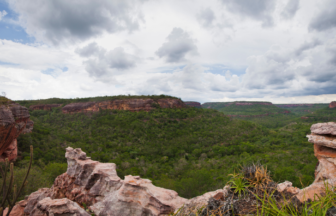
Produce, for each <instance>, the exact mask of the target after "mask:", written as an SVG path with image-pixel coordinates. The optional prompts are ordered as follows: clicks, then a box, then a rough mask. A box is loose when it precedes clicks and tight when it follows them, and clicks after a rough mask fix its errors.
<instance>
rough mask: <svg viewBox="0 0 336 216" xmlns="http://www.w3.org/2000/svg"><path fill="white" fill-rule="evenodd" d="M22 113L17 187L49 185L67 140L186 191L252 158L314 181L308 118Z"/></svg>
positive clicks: (206, 187) (221, 181)
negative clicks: (25, 117)
mask: <svg viewBox="0 0 336 216" xmlns="http://www.w3.org/2000/svg"><path fill="white" fill-rule="evenodd" d="M31 104H32V103H31ZM25 105H27V106H28V105H30V103H29V102H28V101H27V103H26V104H25ZM332 111H334V110H332ZM332 111H331V113H332ZM30 114H31V119H32V120H33V121H34V122H35V124H34V130H33V133H30V134H25V135H20V137H19V139H18V145H19V150H20V152H19V154H20V159H19V160H17V162H16V164H15V166H16V167H17V169H16V172H22V173H23V172H24V169H25V166H26V165H27V163H28V160H29V146H30V145H33V146H34V164H33V168H32V171H31V175H30V176H29V179H28V185H27V187H26V189H25V194H30V193H31V192H33V191H36V190H37V189H38V188H40V187H50V186H51V185H52V184H53V181H54V179H55V177H56V176H58V175H60V174H61V173H63V172H65V171H66V168H67V164H66V159H65V157H64V155H65V148H66V147H68V146H71V147H73V148H81V149H82V150H83V151H85V152H86V153H87V155H88V156H90V157H92V159H93V160H98V161H101V162H113V163H116V164H117V172H118V175H119V176H120V177H121V178H123V177H124V176H125V175H140V176H141V177H142V178H148V179H151V180H152V181H153V183H154V184H155V185H157V186H160V187H165V188H169V189H173V190H176V191H177V192H178V193H179V195H180V196H182V197H186V198H190V197H194V196H197V195H200V194H203V193H205V192H207V191H211V190H215V189H218V188H222V187H223V186H224V185H225V184H226V183H227V181H228V180H229V176H228V175H229V174H230V173H233V172H235V171H236V170H239V169H240V168H241V166H244V165H248V164H252V163H259V164H262V165H264V166H267V168H268V170H269V171H270V173H271V176H272V178H273V179H274V180H275V181H277V182H282V181H285V180H289V181H291V182H293V184H294V185H295V186H297V187H300V188H301V187H302V186H307V185H309V184H310V183H312V182H313V180H314V170H315V166H316V164H317V159H316V158H315V157H314V152H313V145H312V144H311V143H309V142H308V141H307V138H306V134H308V133H310V126H311V124H312V123H313V122H314V121H319V120H318V119H316V118H315V119H314V121H313V120H311V121H310V122H306V121H304V120H302V121H299V120H300V118H296V117H297V116H295V118H292V122H289V123H288V124H286V125H285V126H281V127H273V128H270V127H266V126H264V125H263V124H257V123H255V122H253V121H247V120H241V119H233V118H230V117H227V116H226V115H225V114H224V113H223V112H220V111H217V110H214V109H198V108H183V109H156V110H153V111H150V112H145V111H140V112H130V111H118V110H104V111H100V112H96V113H86V114H85V113H77V114H71V115H70V114H63V113H62V112H61V108H53V110H52V111H44V110H35V111H30ZM334 116H335V112H334ZM263 119H264V120H265V121H266V120H267V118H263ZM296 120H297V121H296ZM268 121H269V122H273V121H274V119H272V118H269V120H268ZM17 181H19V178H18V179H17ZM22 196H24V194H23V195H22Z"/></svg>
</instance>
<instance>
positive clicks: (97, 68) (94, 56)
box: [76, 42, 139, 82]
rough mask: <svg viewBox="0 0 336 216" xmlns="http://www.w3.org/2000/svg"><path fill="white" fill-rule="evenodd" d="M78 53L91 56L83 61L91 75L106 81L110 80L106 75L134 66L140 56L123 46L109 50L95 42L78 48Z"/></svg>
mask: <svg viewBox="0 0 336 216" xmlns="http://www.w3.org/2000/svg"><path fill="white" fill-rule="evenodd" d="M76 53H77V54H79V55H80V56H82V57H86V58H89V59H87V60H85V61H84V62H83V63H84V65H85V69H86V71H87V72H88V73H89V74H90V76H92V77H95V78H97V79H98V80H101V81H106V82H108V80H104V79H105V78H106V77H111V76H112V75H115V74H118V73H120V72H122V71H127V70H129V69H131V68H134V67H135V66H136V64H137V62H138V61H139V58H138V57H136V56H135V55H133V54H130V53H127V52H125V49H124V48H122V47H116V48H115V49H113V50H110V51H107V50H106V49H104V48H102V47H100V46H98V44H97V43H95V42H94V43H90V44H88V45H87V46H85V47H83V48H77V49H76Z"/></svg>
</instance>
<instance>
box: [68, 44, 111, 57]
mask: <svg viewBox="0 0 336 216" xmlns="http://www.w3.org/2000/svg"><path fill="white" fill-rule="evenodd" d="M75 52H76V53H77V54H78V55H80V56H82V57H90V56H93V55H99V54H100V53H102V52H104V50H102V49H101V48H100V47H99V46H98V44H97V43H96V42H93V43H90V44H88V45H87V46H85V47H83V48H77V49H76V50H75Z"/></svg>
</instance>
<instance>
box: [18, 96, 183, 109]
mask: <svg viewBox="0 0 336 216" xmlns="http://www.w3.org/2000/svg"><path fill="white" fill-rule="evenodd" d="M147 98H150V99H153V100H154V101H156V100H158V99H162V98H175V99H176V97H172V96H168V95H117V96H101V97H89V98H69V99H64V98H49V99H40V100H19V101H16V102H17V103H19V104H20V105H22V106H25V107H27V108H29V107H30V106H31V105H42V104H63V105H66V104H69V103H79V102H91V101H94V102H98V101H106V100H122V99H147Z"/></svg>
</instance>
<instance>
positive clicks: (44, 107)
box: [29, 104, 62, 111]
mask: <svg viewBox="0 0 336 216" xmlns="http://www.w3.org/2000/svg"><path fill="white" fill-rule="evenodd" d="M60 106H62V104H39V105H31V106H30V107H29V109H30V110H49V111H50V110H51V109H52V108H55V107H60Z"/></svg>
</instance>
